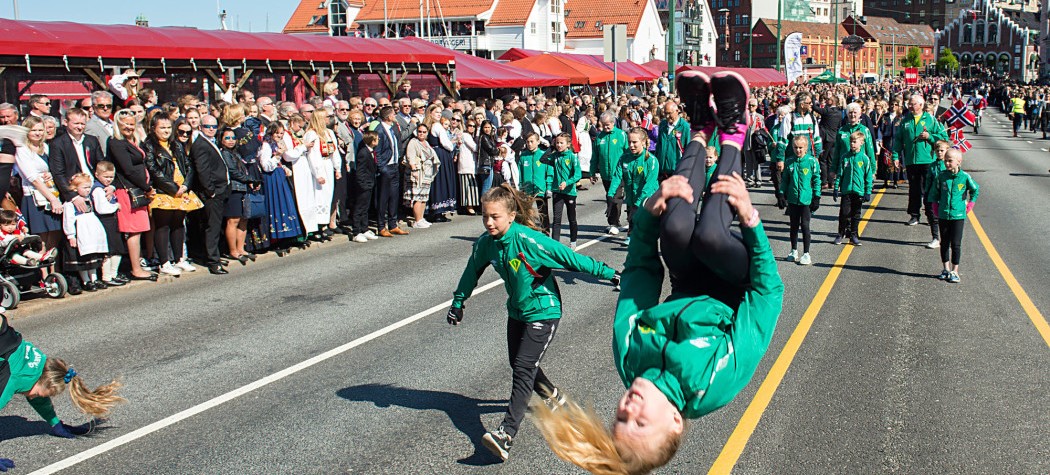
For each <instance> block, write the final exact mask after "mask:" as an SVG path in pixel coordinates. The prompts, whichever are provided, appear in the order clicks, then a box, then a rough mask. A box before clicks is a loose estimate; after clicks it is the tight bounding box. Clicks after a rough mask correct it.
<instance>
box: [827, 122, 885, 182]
mask: <svg viewBox="0 0 1050 475" xmlns="http://www.w3.org/2000/svg"><path fill="white" fill-rule="evenodd" d="M854 132H861V133H863V134H864V146H862V147H861V148H860V150H861V151H862V152H864V153H865V154H866V155H867V156H869V157H872V158H874V157H875V141H874V140H872V139H871V131H870V130H868V126H866V125H864V124H862V123H860V122H857V125H850V124H849V121H848V120H847V121H845V122H843V123H842V127H841V128H839V131H838V132H837V133H836V135H835V148H833V149H831V151H832V154H831V169H832V170H838V169H839V161H840V160H842V157H845V156H846V155H848V154H849V153H850V145H849V142H850V136H851V135H853V133H854ZM871 172H872V173H875V169H874V168H872V169H871Z"/></svg>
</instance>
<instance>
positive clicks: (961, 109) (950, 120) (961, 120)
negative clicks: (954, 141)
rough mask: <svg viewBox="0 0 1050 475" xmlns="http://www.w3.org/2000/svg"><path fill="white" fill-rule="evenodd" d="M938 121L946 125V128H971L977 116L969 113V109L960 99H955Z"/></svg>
mask: <svg viewBox="0 0 1050 475" xmlns="http://www.w3.org/2000/svg"><path fill="white" fill-rule="evenodd" d="M940 119H941V121H942V122H944V123H945V124H948V127H951V128H955V129H961V128H963V127H973V124H974V123H976V122H977V116H975V115H973V112H970V109H969V108H967V107H966V104H964V103H963V101H962V100H961V99H956V100H955V103H954V104H952V107H951V108H950V109H948V111H947V112H945V113H944V114H941V117H940Z"/></svg>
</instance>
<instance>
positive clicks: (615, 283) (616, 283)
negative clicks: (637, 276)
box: [610, 272, 620, 292]
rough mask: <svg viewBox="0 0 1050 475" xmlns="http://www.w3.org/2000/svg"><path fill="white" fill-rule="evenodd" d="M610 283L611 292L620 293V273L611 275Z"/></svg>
mask: <svg viewBox="0 0 1050 475" xmlns="http://www.w3.org/2000/svg"><path fill="white" fill-rule="evenodd" d="M610 282H612V285H613V291H616V292H619V291H620V273H619V272H617V273H615V274H613V276H612V279H610Z"/></svg>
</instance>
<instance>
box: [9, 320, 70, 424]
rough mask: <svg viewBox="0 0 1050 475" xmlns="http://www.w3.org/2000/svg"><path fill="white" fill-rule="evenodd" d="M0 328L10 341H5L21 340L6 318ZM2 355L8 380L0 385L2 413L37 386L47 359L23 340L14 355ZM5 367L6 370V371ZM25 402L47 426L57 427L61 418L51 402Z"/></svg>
mask: <svg viewBox="0 0 1050 475" xmlns="http://www.w3.org/2000/svg"><path fill="white" fill-rule="evenodd" d="M0 327H2V330H3V332H4V333H5V336H7V337H9V338H4V340H5V341H11V340H10V338H15V339H21V338H22V336H21V335H19V334H18V332H16V331H15V330H14V329H13V328H11V327H10V326H8V325H7V317H3V323H2V324H0ZM8 332H10V333H8ZM15 342H17V340H15ZM0 355H2V356H0V369H2V370H0V374H4V375H5V376H6V378H5V380H3V381H0V409H2V408H4V407H5V406H7V403H8V402H10V401H11V398H13V397H14V396H15V394H19V393H27V392H29V391H30V390H31V389H33V386H34V385H36V382H37V381H38V380H40V375H42V374H44V363H45V362H46V361H47V355H45V354H44V353H43V352H42V351H40V350H39V349H37V347H36V346H33V344H32V343H30V342H29V341H26V340H24V339H23V340H21V343H19V344H18V346H17V347H16V348H15V349H14V351H12V352H10V353H8V354H2V352H0ZM4 366H6V368H3V367H4ZM26 400H27V401H29V405H30V406H33V409H35V410H36V412H37V414H40V417H42V418H43V419H44V420H45V421H47V423H48V424H50V425H52V426H54V425H55V424H58V422H59V420H58V415H57V414H55V407H54V406H53V405H52V404H51V398H46V397H38V398H29V397H26Z"/></svg>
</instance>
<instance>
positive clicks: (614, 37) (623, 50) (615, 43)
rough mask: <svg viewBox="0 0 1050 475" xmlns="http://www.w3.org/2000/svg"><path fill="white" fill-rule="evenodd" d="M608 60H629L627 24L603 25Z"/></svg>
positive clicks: (606, 58)
mask: <svg viewBox="0 0 1050 475" xmlns="http://www.w3.org/2000/svg"><path fill="white" fill-rule="evenodd" d="M602 43H603V49H604V52H605V59H604V60H605V61H606V62H619V61H627V25H604V26H602Z"/></svg>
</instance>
